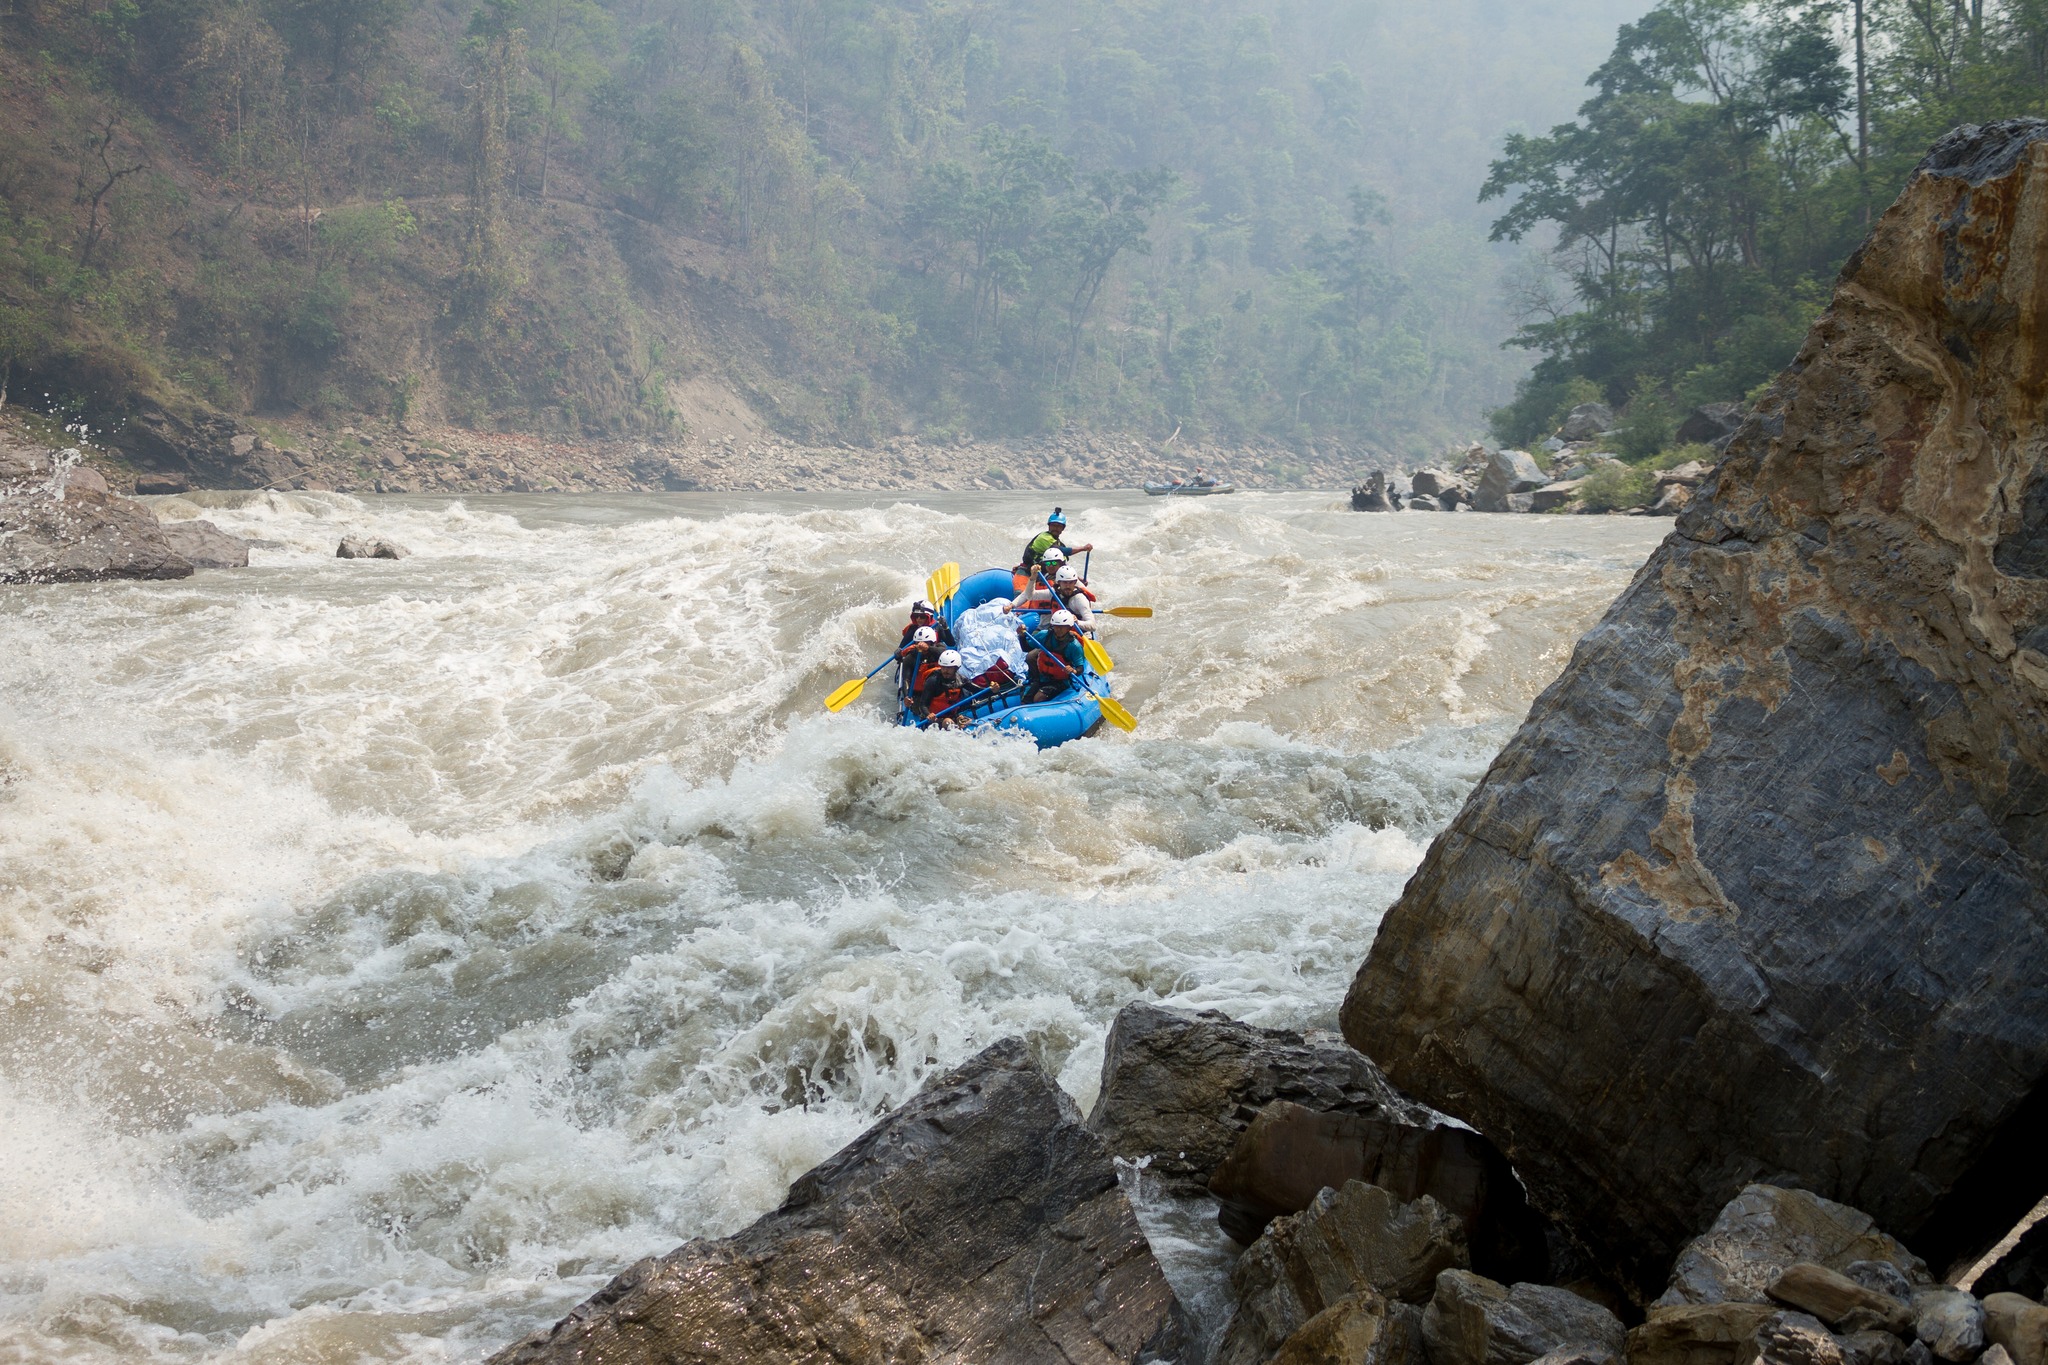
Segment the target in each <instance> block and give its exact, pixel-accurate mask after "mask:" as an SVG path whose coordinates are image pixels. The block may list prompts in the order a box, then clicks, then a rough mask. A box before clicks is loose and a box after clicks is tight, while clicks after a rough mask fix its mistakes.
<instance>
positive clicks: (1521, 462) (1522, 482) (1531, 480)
mask: <svg viewBox="0 0 2048 1365" xmlns="http://www.w3.org/2000/svg"><path fill="white" fill-rule="evenodd" d="M1549 482H1550V476H1549V475H1547V474H1545V473H1544V472H1543V470H1542V469H1541V468H1540V467H1539V466H1538V465H1537V463H1536V461H1535V459H1534V458H1533V457H1531V456H1530V455H1529V454H1528V452H1526V451H1521V450H1495V451H1490V452H1488V454H1487V456H1486V467H1485V469H1484V470H1483V471H1482V472H1481V473H1480V476H1479V486H1478V487H1477V488H1476V489H1474V490H1473V492H1472V506H1473V508H1474V509H1476V510H1478V511H1481V512H1526V511H1528V510H1529V506H1530V504H1529V501H1528V496H1527V495H1528V494H1530V493H1533V492H1534V491H1535V490H1537V489H1539V488H1541V487H1543V485H1545V484H1547V483H1549ZM1518 497H1519V498H1521V499H1522V500H1521V501H1517V500H1516V499H1517V498H1518Z"/></svg>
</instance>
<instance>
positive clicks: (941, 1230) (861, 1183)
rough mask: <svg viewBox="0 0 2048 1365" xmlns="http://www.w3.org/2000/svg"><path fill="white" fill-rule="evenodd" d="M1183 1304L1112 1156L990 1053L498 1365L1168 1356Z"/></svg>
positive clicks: (1060, 1102) (777, 1364) (1063, 1105)
mask: <svg viewBox="0 0 2048 1365" xmlns="http://www.w3.org/2000/svg"><path fill="white" fill-rule="evenodd" d="M1180 1334H1181V1312H1180V1309H1179V1306H1178V1304H1177V1303H1176V1302H1175V1300H1174V1297H1173V1294H1172V1292H1171V1291H1170V1290H1169V1289H1168V1288H1167V1285H1166V1281H1165V1279H1164V1278H1163V1277H1162V1276H1161V1274H1160V1271H1159V1266H1158V1263H1157V1262H1156V1261H1154V1260H1153V1258H1152V1251H1151V1248H1150V1247H1149V1246H1148V1245H1147V1244H1146V1241H1145V1237H1144V1234H1143V1233H1142V1232H1141V1231H1140V1230H1139V1228H1138V1223H1137V1219H1136V1217H1135V1216H1134V1215H1133V1214H1132V1212H1131V1207H1130V1204H1129V1203H1128V1202H1127V1201H1126V1200H1125V1198H1124V1196H1123V1193H1122V1191H1121V1190H1120V1189H1119V1188H1118V1187H1117V1180H1116V1170H1115V1166H1114V1163H1113V1162H1112V1161H1111V1159H1110V1156H1109V1154H1108V1152H1106V1151H1104V1150H1103V1147H1102V1144H1101V1143H1100V1142H1099V1141H1097V1140H1096V1138H1095V1137H1094V1135H1093V1134H1091V1133H1089V1132H1088V1130H1087V1129H1086V1128H1084V1127H1083V1126H1082V1125H1081V1116H1080V1113H1079V1111H1078V1110H1076V1109H1075V1107H1074V1103H1073V1101H1072V1100H1070V1099H1068V1098H1067V1097H1066V1095H1065V1094H1063V1093H1062V1092H1061V1091H1060V1089H1059V1087H1058V1086H1056V1085H1055V1084H1053V1082H1052V1080H1051V1078H1050V1077H1048V1076H1047V1075H1046V1074H1045V1073H1044V1072H1043V1071H1042V1070H1040V1069H1039V1067H1038V1066H1037V1065H1036V1064H1035V1063H1033V1062H1032V1061H1031V1059H1030V1056H1029V1054H1028V1053H1027V1051H1026V1049H1025V1046H1024V1044H1023V1042H1022V1040H1020V1039H1015V1038H1011V1039H1006V1040H1004V1041H1003V1042H1000V1043H997V1044H995V1045H994V1046H993V1047H991V1048H989V1049H988V1050H987V1051H985V1052H983V1053H982V1054H981V1055H980V1056H978V1057H976V1058H974V1059H973V1060H972V1061H970V1062H968V1063H967V1064H966V1065H964V1066H961V1067H959V1068H957V1069H956V1070H954V1071H952V1072H950V1073H948V1074H946V1075H944V1076H940V1077H938V1078H937V1079H935V1080H933V1081H932V1082H931V1083H930V1084H928V1085H927V1086H926V1087H925V1088H924V1089H923V1090H922V1091H921V1092H919V1094H918V1095H917V1096H916V1098H914V1099H912V1100H911V1101H910V1102H909V1103H908V1104H906V1105H904V1106H903V1107H902V1108H900V1109H898V1110H896V1111H895V1112H894V1113H892V1114H890V1115H889V1116H888V1117H887V1118H885V1119H883V1120H882V1121H881V1122H880V1123H877V1124H876V1125H875V1126H874V1127H872V1128H870V1129H869V1130H868V1131H867V1132H865V1133H863V1134H862V1135H861V1136H860V1137H859V1138H857V1139H855V1140H854V1142H852V1143H851V1144H849V1145H848V1146H847V1147H845V1148H844V1149H843V1150H841V1151H840V1152H839V1153H838V1154H837V1155H835V1156H833V1157H831V1158H830V1159H828V1160H827V1161H825V1162H824V1163H822V1164H821V1165H819V1166H817V1167H816V1168H814V1169H813V1170H811V1171H810V1172H809V1173H808V1174H806V1175H804V1176H803V1177H802V1178H801V1179H799V1180H798V1181H797V1182H796V1184H795V1185H793V1186H791V1188H790V1192H789V1197H788V1198H787V1199H786V1200H785V1201H784V1202H783V1205H782V1207H781V1208H780V1209H777V1210H776V1211H775V1212H774V1213H771V1214H769V1215H767V1216H766V1217H764V1218H762V1219H760V1220H759V1221H758V1222H756V1223H754V1224H753V1225H752V1226H751V1227H749V1228H747V1229H745V1230H744V1231H742V1232H739V1233H737V1234H735V1235H734V1236H731V1237H727V1238H724V1239H722V1240H720V1241H715V1242H703V1241H698V1242H690V1243H688V1244H686V1245H684V1246H681V1247H678V1248H677V1249H676V1250H674V1251H672V1252H670V1253H669V1254H668V1255H666V1256H661V1257H651V1258H649V1259H647V1260H644V1261H641V1262H639V1263H638V1264H636V1265H634V1266H632V1267H631V1268H630V1269H628V1270H626V1271H625V1272H624V1273H623V1274H621V1275H620V1276H619V1277H618V1278H617V1279H615V1280H613V1281H612V1282H611V1284H609V1285H607V1286H606V1287H605V1288H604V1289H602V1290H600V1291H599V1292H598V1293H597V1294H596V1295H594V1296H593V1297H592V1298H590V1299H589V1300H587V1301H586V1302H584V1303H583V1304H582V1305H581V1306H579V1307H578V1308H577V1309H576V1310H575V1311H574V1312H572V1313H571V1314H570V1315H569V1316H568V1317H566V1318H564V1319H563V1320H562V1321H561V1322H559V1323H557V1324H556V1325H555V1326H554V1327H553V1328H552V1329H550V1330H548V1331H544V1332H538V1333H535V1334H534V1335H533V1336H531V1337H529V1338H527V1339H526V1340H525V1341H523V1342H520V1343H518V1344H516V1345H514V1346H510V1347H507V1348H506V1349H505V1350H504V1351H502V1352H500V1353H499V1354H498V1355H497V1356H495V1357H493V1360H494V1361H495V1362H496V1363H497V1365H543V1362H545V1365H570V1363H571V1362H577V1363H578V1365H596V1362H599V1361H602V1362H604V1363H605V1365H666V1362H670V1361H678V1360H688V1361H692V1362H697V1365H710V1363H711V1362H730V1365H781V1363H784V1362H786V1363H788V1365H794V1363H795V1362H805V1363H806V1365H825V1362H828V1361H847V1360H876V1361H881V1360H902V1361H912V1360H938V1359H945V1360H962V1361H968V1360H974V1361H982V1360H986V1361H997V1360H1000V1361H1006V1362H1017V1363H1018V1365H1027V1363H1028V1362H1044V1365H1071V1363H1072V1362H1076V1361H1088V1362H1094V1363H1096V1365H1109V1362H1114V1361H1130V1362H1137V1361H1142V1360H1151V1359H1158V1358H1163V1357H1170V1356H1171V1355H1172V1354H1173V1353H1174V1352H1175V1351H1176V1349H1177V1348H1178V1346H1179V1344H1180V1340H1181V1335H1180Z"/></svg>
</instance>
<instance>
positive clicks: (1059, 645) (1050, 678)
mask: <svg viewBox="0 0 2048 1365" xmlns="http://www.w3.org/2000/svg"><path fill="white" fill-rule="evenodd" d="M1017 636H1018V638H1019V639H1021V640H1024V641H1025V642H1026V643H1029V641H1030V637H1029V636H1028V635H1027V634H1026V633H1025V630H1024V627H1023V625H1022V624H1019V625H1018V627H1017ZM1040 638H1041V639H1043V640H1044V642H1045V647H1044V648H1043V649H1039V648H1035V647H1034V648H1033V649H1031V651H1030V652H1029V653H1027V654H1026V655H1025V656H1024V662H1025V663H1027V664H1029V665H1030V669H1031V671H1030V674H1029V675H1028V677H1027V678H1026V680H1025V684H1024V704H1025V705H1026V706H1029V705H1030V704H1032V703H1033V702H1041V701H1051V700H1052V699H1053V698H1054V697H1057V696H1059V695H1060V693H1062V692H1064V691H1066V690H1067V687H1068V685H1069V684H1070V683H1072V682H1073V680H1074V675H1075V674H1077V673H1079V672H1080V671H1081V669H1082V667H1083V666H1084V665H1085V663H1086V656H1085V655H1084V654H1083V653H1082V652H1081V637H1080V636H1078V635H1076V634H1075V633H1074V613H1072V612H1070V611H1067V610H1065V609H1064V608H1062V609H1061V610H1059V611H1056V612H1054V613H1053V614H1052V623H1051V629H1049V630H1048V631H1047V632H1046V633H1045V635H1043V636H1042V637H1040Z"/></svg>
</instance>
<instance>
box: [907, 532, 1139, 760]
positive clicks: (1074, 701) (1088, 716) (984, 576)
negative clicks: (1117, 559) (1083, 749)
mask: <svg viewBox="0 0 2048 1365" xmlns="http://www.w3.org/2000/svg"><path fill="white" fill-rule="evenodd" d="M1016 595H1017V589H1016V585H1015V584H1014V583H1013V581H1012V580H1011V577H1010V571H1009V570H1008V569H983V570H982V571H981V572H980V573H977V574H974V575H972V576H971V577H968V578H964V579H962V580H961V581H960V589H959V591H958V592H955V593H954V594H953V596H952V597H951V598H950V599H949V600H948V601H947V602H946V604H945V605H944V606H942V607H940V608H939V613H940V615H941V616H942V617H943V618H944V620H945V622H946V624H947V625H948V626H949V627H951V626H956V625H957V624H958V623H959V620H960V617H961V616H962V615H963V614H964V613H966V612H970V611H973V610H974V609H975V608H976V607H979V606H982V605H984V604H985V603H988V602H993V601H994V600H996V599H997V598H999V597H1000V598H1003V599H1005V600H1007V599H1009V598H1012V597H1015V596H1016ZM1025 616H1026V618H1027V619H1028V620H1029V621H1031V622H1032V628H1033V629H1038V628H1039V626H1038V622H1039V621H1040V620H1041V619H1042V618H1043V616H1044V613H1043V612H1027V613H1025ZM1087 674H1088V677H1089V679H1090V681H1091V682H1092V683H1093V684H1094V686H1096V687H1098V688H1101V687H1106V686H1107V685H1108V684H1107V682H1106V681H1105V680H1104V679H1103V677H1102V675H1101V674H1099V673H1097V672H1096V671H1095V670H1094V669H1093V668H1092V667H1091V668H1088V669H1087ZM903 722H904V724H906V725H915V724H916V723H917V721H916V718H915V717H913V716H911V715H910V713H909V710H908V709H907V708H906V709H905V711H904V713H903ZM975 724H976V725H977V726H989V727H992V728H995V729H998V730H1022V731H1024V732H1025V733H1026V734H1028V735H1030V736H1031V737H1032V738H1033V739H1034V740H1036V741H1038V747H1039V748H1041V749H1050V748H1052V747H1054V746H1055V745H1059V744H1065V743H1066V742H1067V741H1068V740H1070V739H1079V738H1081V737H1082V736H1083V735H1088V734H1093V733H1094V731H1095V729H1096V728H1097V727H1098V726H1100V725H1101V724H1102V706H1101V704H1100V703H1098V702H1097V701H1096V700H1095V698H1094V697H1092V696H1090V695H1088V691H1087V689H1086V688H1083V687H1080V686H1078V685H1073V686H1069V687H1068V688H1067V690H1066V691H1065V692H1063V693H1061V694H1060V695H1059V696H1057V697H1054V698H1053V699H1052V700H1051V701H1042V702H1037V703H1035V704H1033V705H1031V706H1012V707H1009V708H1007V709H1005V710H1000V711H996V712H994V713H993V714H990V715H986V716H977V719H976V721H975Z"/></svg>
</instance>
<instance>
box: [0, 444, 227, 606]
mask: <svg viewBox="0 0 2048 1365" xmlns="http://www.w3.org/2000/svg"><path fill="white" fill-rule="evenodd" d="M69 458H70V459H73V460H75V459H76V452H75V451H74V452H72V453H71V455H70V457H69ZM191 574H192V565H191V564H190V563H188V562H187V561H186V560H185V559H183V558H181V557H180V556H179V555H178V553H177V552H176V551H175V550H173V549H172V548H171V545H170V543H169V542H168V541H166V540H165V539H164V533H163V530H162V528H161V527H159V526H158V525H157V520H156V516H155V514H154V513H152V512H151V511H150V510H149V509H148V508H147V507H144V506H143V505H142V504H141V503H139V502H136V501H134V500H133V499H130V498H124V497H121V496H120V495H119V494H116V493H112V492H109V491H108V489H107V482H106V480H105V479H103V478H101V477H100V475H99V474H97V473H95V472H94V471H92V470H90V469H85V468H81V467H79V466H77V465H76V464H67V463H65V461H64V460H62V459H59V458H58V457H57V456H55V454H54V453H53V452H51V451H48V450H42V449H38V448H35V447H31V446H24V445H20V444H17V443H15V442H11V441H7V440H5V439H4V438H0V583H83V582H91V581H94V580H97V579H105V578H188V577H190V576H191Z"/></svg>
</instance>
